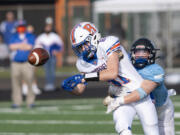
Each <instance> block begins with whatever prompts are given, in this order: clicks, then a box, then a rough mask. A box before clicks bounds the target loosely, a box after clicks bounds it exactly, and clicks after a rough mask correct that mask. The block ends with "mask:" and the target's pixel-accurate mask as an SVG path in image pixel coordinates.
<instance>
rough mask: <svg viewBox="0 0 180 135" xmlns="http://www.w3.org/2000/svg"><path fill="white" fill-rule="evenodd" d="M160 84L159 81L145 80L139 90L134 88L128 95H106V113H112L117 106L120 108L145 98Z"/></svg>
mask: <svg viewBox="0 0 180 135" xmlns="http://www.w3.org/2000/svg"><path fill="white" fill-rule="evenodd" d="M157 86H158V83H156V82H153V81H149V80H144V81H143V82H142V84H141V87H140V88H139V89H137V90H134V91H133V92H131V93H130V94H128V95H126V96H120V97H115V98H112V97H109V96H108V97H106V98H105V99H104V102H105V105H106V106H107V111H106V113H110V112H112V111H113V110H115V109H116V108H118V107H119V106H120V105H122V104H129V103H132V102H136V101H139V100H141V99H143V98H145V97H146V96H147V95H148V94H150V92H152V91H153V90H154V89H155V88H156V87H157Z"/></svg>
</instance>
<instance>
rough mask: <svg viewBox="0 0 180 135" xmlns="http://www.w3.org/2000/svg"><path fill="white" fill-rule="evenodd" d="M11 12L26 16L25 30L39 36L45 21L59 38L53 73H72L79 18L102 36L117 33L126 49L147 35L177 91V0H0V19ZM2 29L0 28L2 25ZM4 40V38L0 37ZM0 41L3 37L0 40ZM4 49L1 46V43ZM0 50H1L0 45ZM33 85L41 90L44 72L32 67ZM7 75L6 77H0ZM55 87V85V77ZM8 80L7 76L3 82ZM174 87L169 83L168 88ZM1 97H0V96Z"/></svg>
mask: <svg viewBox="0 0 180 135" xmlns="http://www.w3.org/2000/svg"><path fill="white" fill-rule="evenodd" d="M8 12H12V13H13V14H14V20H15V21H17V20H25V21H26V24H27V26H28V29H29V31H31V32H32V33H33V34H35V35H36V37H37V36H38V35H40V34H41V33H42V32H43V29H44V27H45V24H47V23H52V24H53V30H54V31H55V32H56V33H57V34H58V35H59V36H60V37H61V38H62V40H63V43H64V47H63V51H62V52H61V54H60V57H58V60H57V61H59V63H60V64H59V66H58V67H57V68H56V77H57V78H59V77H62V76H67V75H69V74H73V73H74V72H77V70H76V68H75V61H76V59H77V57H76V56H75V55H74V53H73V51H72V49H71V44H70V39H69V35H70V31H71V29H72V28H73V26H74V25H75V24H77V23H79V22H82V21H90V22H93V23H94V24H95V25H96V26H97V27H98V28H99V31H100V33H101V34H102V35H103V36H106V35H116V36H118V37H119V38H120V41H121V43H122V45H124V47H125V48H126V49H127V50H128V51H129V48H130V46H131V44H132V43H133V41H134V40H135V39H137V38H139V37H148V38H150V39H151V40H152V41H154V42H155V44H156V47H157V48H159V49H160V51H159V52H158V56H159V59H158V63H159V64H160V65H161V66H163V67H164V68H165V71H166V73H167V74H166V83H167V85H170V87H175V88H176V90H177V91H178V90H179V87H178V86H179V84H180V38H179V37H180V27H179V24H180V1H179V0H173V1H172V0H165V1H161V0H157V1H154V0H148V1H144V0H138V1H136V2H135V1H131V0H126V1H122V0H16V1H14V0H0V22H1V23H2V22H3V21H5V20H7V13H8ZM1 31H3V28H2V26H1ZM2 38H3V37H2ZM1 42H2V43H1V44H3V43H4V42H5V44H8V43H6V39H2V41H1ZM2 48H3V47H2ZM2 50H3V49H2ZM2 52H3V53H1V54H2V55H3V56H1V55H0V57H2V58H0V59H1V61H2V62H1V64H0V71H1V74H2V75H1V80H2V81H0V83H1V87H0V89H1V90H6V91H7V90H10V85H9V84H8V85H7V86H6V85H5V84H6V83H3V81H4V80H6V79H8V76H9V75H10V73H9V65H10V62H9V60H8V54H7V53H6V54H5V51H2ZM36 74H37V78H40V81H39V79H38V86H39V87H40V88H43V85H44V82H43V80H44V79H43V78H44V72H43V70H41V67H39V68H38V69H37V70H36ZM5 78H6V79H5ZM57 80H58V79H56V82H57V85H56V87H59V86H60V83H59V80H58V81H57ZM5 82H8V83H9V80H8V81H7V80H6V81H5ZM171 85H173V86H171ZM0 100H1V99H0Z"/></svg>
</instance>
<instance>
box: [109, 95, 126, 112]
mask: <svg viewBox="0 0 180 135" xmlns="http://www.w3.org/2000/svg"><path fill="white" fill-rule="evenodd" d="M111 98H112V97H111ZM122 98H124V97H115V98H112V99H109V104H108V105H107V111H106V114H109V113H111V112H112V111H114V110H116V109H117V108H118V107H119V106H121V105H122V102H121V101H122Z"/></svg>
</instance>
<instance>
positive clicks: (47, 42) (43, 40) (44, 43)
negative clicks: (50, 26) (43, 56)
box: [35, 32, 63, 51]
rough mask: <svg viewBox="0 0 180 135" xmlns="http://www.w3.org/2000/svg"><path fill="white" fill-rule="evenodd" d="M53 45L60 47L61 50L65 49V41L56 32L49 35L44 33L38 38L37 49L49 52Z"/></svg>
mask: <svg viewBox="0 0 180 135" xmlns="http://www.w3.org/2000/svg"><path fill="white" fill-rule="evenodd" d="M53 45H56V46H58V47H59V48H61V50H62V48H63V41H62V39H61V37H60V36H59V35H58V34H56V33H54V32H50V33H49V34H46V33H42V34H41V35H39V36H38V37H37V39H36V42H35V48H37V47H41V48H44V49H46V50H47V51H49V50H50V49H51V47H52V46H53ZM56 48H57V47H56Z"/></svg>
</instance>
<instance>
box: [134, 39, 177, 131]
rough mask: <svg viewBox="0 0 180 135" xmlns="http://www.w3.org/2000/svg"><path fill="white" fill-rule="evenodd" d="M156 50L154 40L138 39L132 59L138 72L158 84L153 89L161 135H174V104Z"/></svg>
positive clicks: (152, 95)
mask: <svg viewBox="0 0 180 135" xmlns="http://www.w3.org/2000/svg"><path fill="white" fill-rule="evenodd" d="M156 50H157V49H155V47H154V44H153V42H152V41H150V40H149V39H147V38H140V39H138V40H136V41H135V42H134V43H133V45H132V48H131V61H132V63H133V65H134V67H135V68H136V69H137V71H138V73H139V74H140V75H141V76H142V77H143V78H144V79H147V80H151V81H153V82H156V83H157V84H158V86H157V87H156V88H155V89H154V90H153V91H152V93H151V97H152V98H153V100H154V102H155V106H156V110H157V114H158V125H159V131H160V135H174V106H173V104H172V101H171V99H170V98H169V96H168V90H167V88H166V86H165V85H164V70H163V68H162V67H161V66H160V65H158V64H156V63H155V59H156Z"/></svg>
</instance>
